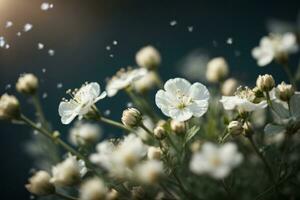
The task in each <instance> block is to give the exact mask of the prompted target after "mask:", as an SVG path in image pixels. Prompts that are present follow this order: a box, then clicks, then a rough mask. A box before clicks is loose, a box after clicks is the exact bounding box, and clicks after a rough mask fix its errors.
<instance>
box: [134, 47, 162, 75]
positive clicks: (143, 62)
mask: <svg viewBox="0 0 300 200" xmlns="http://www.w3.org/2000/svg"><path fill="white" fill-rule="evenodd" d="M135 60H136V63H137V64H138V65H139V66H140V67H144V68H147V69H149V70H152V69H156V68H157V67H158V65H159V64H160V62H161V57H160V54H159V52H158V50H157V49H155V48H154V47H153V46H146V47H143V48H142V49H140V50H139V51H138V52H137V54H136V56H135Z"/></svg>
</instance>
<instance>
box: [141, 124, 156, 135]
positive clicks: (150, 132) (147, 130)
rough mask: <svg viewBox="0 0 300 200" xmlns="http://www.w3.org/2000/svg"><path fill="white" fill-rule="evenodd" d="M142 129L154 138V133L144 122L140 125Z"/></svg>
mask: <svg viewBox="0 0 300 200" xmlns="http://www.w3.org/2000/svg"><path fill="white" fill-rule="evenodd" d="M140 127H141V128H142V129H144V130H145V131H146V132H147V133H148V134H149V135H150V136H152V137H153V136H154V134H153V132H152V131H151V130H150V129H149V128H147V127H146V126H145V124H144V123H143V122H142V123H141V124H140Z"/></svg>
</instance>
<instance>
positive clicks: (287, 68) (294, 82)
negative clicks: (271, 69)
mask: <svg viewBox="0 0 300 200" xmlns="http://www.w3.org/2000/svg"><path fill="white" fill-rule="evenodd" d="M282 66H283V69H284V71H285V73H286V75H287V76H288V78H289V81H290V83H291V84H292V85H293V87H294V88H295V90H296V91H297V83H296V80H295V79H294V77H293V75H292V72H291V69H290V67H289V65H288V63H287V62H283V63H282Z"/></svg>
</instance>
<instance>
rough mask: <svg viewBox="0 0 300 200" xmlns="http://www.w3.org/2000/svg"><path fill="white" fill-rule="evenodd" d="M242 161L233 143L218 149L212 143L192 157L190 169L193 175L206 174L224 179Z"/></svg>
mask: <svg viewBox="0 0 300 200" xmlns="http://www.w3.org/2000/svg"><path fill="white" fill-rule="evenodd" d="M242 160H243V156H242V154H241V153H239V152H238V151H237V147H236V145H235V144H234V143H227V144H224V145H222V146H220V147H218V146H216V145H215V144H213V143H209V142H207V143H205V144H204V145H203V147H202V149H201V151H199V152H196V153H194V154H193V156H192V160H191V162H190V169H191V171H192V172H194V173H195V174H199V175H200V174H208V175H210V176H212V177H213V178H216V179H222V178H225V177H226V176H227V175H228V174H229V173H230V172H231V170H232V169H233V168H235V167H237V166H238V165H239V164H240V163H241V162H242Z"/></svg>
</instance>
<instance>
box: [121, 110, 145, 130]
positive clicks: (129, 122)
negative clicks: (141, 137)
mask: <svg viewBox="0 0 300 200" xmlns="http://www.w3.org/2000/svg"><path fill="white" fill-rule="evenodd" d="M121 121H122V123H123V124H124V125H125V126H127V127H129V128H133V127H136V126H139V124H140V123H141V121H142V115H141V113H140V111H139V110H138V109H136V108H127V109H126V110H124V111H123V115H122V119H121Z"/></svg>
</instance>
